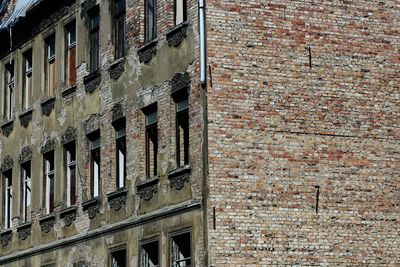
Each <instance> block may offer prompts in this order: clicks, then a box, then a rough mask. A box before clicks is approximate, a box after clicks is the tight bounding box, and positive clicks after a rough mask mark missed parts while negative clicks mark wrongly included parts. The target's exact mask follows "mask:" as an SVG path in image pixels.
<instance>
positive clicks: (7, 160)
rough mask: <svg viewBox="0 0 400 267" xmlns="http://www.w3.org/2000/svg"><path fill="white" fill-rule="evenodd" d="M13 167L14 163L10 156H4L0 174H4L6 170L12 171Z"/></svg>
mask: <svg viewBox="0 0 400 267" xmlns="http://www.w3.org/2000/svg"><path fill="white" fill-rule="evenodd" d="M13 165H14V161H13V159H12V158H11V157H10V156H8V155H7V156H5V157H4V159H3V164H2V165H1V172H5V171H7V170H10V169H12V167H13Z"/></svg>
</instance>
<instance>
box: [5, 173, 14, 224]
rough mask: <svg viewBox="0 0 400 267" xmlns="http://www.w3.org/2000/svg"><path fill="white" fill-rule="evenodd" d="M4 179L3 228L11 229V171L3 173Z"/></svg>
mask: <svg viewBox="0 0 400 267" xmlns="http://www.w3.org/2000/svg"><path fill="white" fill-rule="evenodd" d="M3 177H4V213H3V214H4V228H6V229H9V228H11V227H12V170H7V171H5V172H4V173H3Z"/></svg>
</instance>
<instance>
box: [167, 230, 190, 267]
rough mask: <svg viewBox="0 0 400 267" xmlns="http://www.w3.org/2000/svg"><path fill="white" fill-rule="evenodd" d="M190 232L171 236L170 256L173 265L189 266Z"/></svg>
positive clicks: (179, 266) (177, 266)
mask: <svg viewBox="0 0 400 267" xmlns="http://www.w3.org/2000/svg"><path fill="white" fill-rule="evenodd" d="M190 243H191V242H190V233H189V232H188V233H184V234H179V235H175V236H172V238H171V257H172V266H173V267H187V266H191V252H190V250H191V245H190Z"/></svg>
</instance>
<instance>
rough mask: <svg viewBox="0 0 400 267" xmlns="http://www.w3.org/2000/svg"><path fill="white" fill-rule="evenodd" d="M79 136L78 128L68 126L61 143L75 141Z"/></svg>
mask: <svg viewBox="0 0 400 267" xmlns="http://www.w3.org/2000/svg"><path fill="white" fill-rule="evenodd" d="M76 137H77V130H76V128H73V127H68V128H67V129H66V130H65V132H64V134H63V135H62V136H61V143H62V144H66V143H69V142H71V141H74V140H75V139H76Z"/></svg>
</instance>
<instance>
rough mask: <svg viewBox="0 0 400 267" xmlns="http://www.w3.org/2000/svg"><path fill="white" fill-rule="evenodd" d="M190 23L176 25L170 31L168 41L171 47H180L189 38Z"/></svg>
mask: <svg viewBox="0 0 400 267" xmlns="http://www.w3.org/2000/svg"><path fill="white" fill-rule="evenodd" d="M188 26H189V22H187V21H185V22H182V23H181V24H179V25H176V26H175V27H174V28H173V29H172V30H170V31H169V32H168V33H167V34H166V35H167V41H168V45H169V46H173V47H178V46H179V45H180V44H181V43H182V41H183V40H184V39H185V38H186V36H187V28H188Z"/></svg>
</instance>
